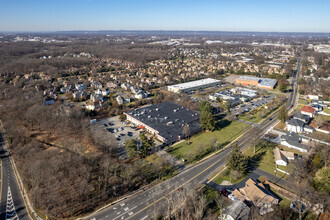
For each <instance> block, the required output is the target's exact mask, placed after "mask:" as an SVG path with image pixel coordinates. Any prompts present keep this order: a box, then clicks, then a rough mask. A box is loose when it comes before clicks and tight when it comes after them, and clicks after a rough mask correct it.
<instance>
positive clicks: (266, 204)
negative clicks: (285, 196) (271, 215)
mask: <svg viewBox="0 0 330 220" xmlns="http://www.w3.org/2000/svg"><path fill="white" fill-rule="evenodd" d="M233 194H234V195H235V196H236V197H237V198H238V199H239V200H241V201H242V202H246V203H248V204H250V205H252V206H256V207H258V208H259V213H260V215H264V214H266V213H268V212H271V211H273V210H274V209H273V208H272V206H274V205H277V204H278V199H277V198H275V197H274V195H272V194H271V193H270V192H269V191H268V190H267V189H266V188H265V186H264V185H263V184H262V183H258V182H256V181H254V180H253V179H248V180H247V181H246V183H245V186H244V187H242V188H239V189H235V190H234V191H233Z"/></svg>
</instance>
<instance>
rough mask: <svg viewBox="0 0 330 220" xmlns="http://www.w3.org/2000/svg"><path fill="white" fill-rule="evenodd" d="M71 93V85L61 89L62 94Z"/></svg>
mask: <svg viewBox="0 0 330 220" xmlns="http://www.w3.org/2000/svg"><path fill="white" fill-rule="evenodd" d="M70 91H71V85H69V86H63V87H61V88H60V92H61V93H68V92H70Z"/></svg>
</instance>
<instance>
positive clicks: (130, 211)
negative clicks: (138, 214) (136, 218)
mask: <svg viewBox="0 0 330 220" xmlns="http://www.w3.org/2000/svg"><path fill="white" fill-rule="evenodd" d="M136 207H137V206H134V207H133V208H131V209H130V210H128V211H127V212H124V213H123V214H121V215H118V216H117V217H116V218H114V219H113V220H115V219H117V218H120V217H122V216H123V215H125V214H127V213H128V212H129V213H132V214H131V215H133V212H132V210H133V209H135V208H136Z"/></svg>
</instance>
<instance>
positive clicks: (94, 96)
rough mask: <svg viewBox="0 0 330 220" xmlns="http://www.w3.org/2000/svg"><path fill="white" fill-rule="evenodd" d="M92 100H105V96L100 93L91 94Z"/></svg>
mask: <svg viewBox="0 0 330 220" xmlns="http://www.w3.org/2000/svg"><path fill="white" fill-rule="evenodd" d="M90 98H91V100H92V102H97V101H102V102H103V96H102V95H100V94H91V97H90Z"/></svg>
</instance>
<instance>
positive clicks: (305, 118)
mask: <svg viewBox="0 0 330 220" xmlns="http://www.w3.org/2000/svg"><path fill="white" fill-rule="evenodd" d="M293 119H297V120H300V121H302V122H304V123H307V124H308V123H309V122H310V120H311V118H310V117H309V116H308V115H304V114H301V112H296V113H295V114H294V115H293Z"/></svg>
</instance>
